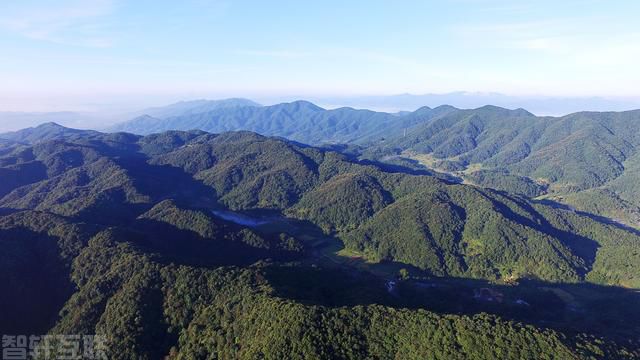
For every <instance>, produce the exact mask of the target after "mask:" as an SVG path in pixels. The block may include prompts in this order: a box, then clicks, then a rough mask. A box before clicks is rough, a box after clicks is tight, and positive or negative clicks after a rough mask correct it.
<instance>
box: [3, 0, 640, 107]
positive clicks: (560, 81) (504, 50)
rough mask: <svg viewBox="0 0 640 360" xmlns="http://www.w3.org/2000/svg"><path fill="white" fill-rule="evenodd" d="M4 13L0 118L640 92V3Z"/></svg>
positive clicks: (149, 7) (78, 5) (80, 7)
mask: <svg viewBox="0 0 640 360" xmlns="http://www.w3.org/2000/svg"><path fill="white" fill-rule="evenodd" d="M0 10H1V11H0V44H1V46H2V48H3V50H4V52H5V53H6V54H11V56H7V57H4V58H3V59H2V60H0V76H2V78H3V84H1V85H0V111H67V110H71V111H114V110H115V111H127V110H132V109H139V108H144V107H146V106H159V105H162V104H168V103H172V102H175V101H179V100H189V99H194V98H208V99H219V98H228V97H245V98H250V99H256V100H257V101H263V102H264V99H285V98H287V99H292V98H302V99H331V98H357V97H360V98H361V97H373V96H390V95H392V94H407V93H409V94H447V93H451V92H456V91H467V92H471V93H500V94H508V95H509V96H512V97H525V98H531V97H536V98H537V97H553V98H585V97H594V96H597V97H603V98H613V99H619V98H620V99H622V98H636V99H637V98H640V90H638V88H637V86H636V84H637V83H638V82H640V72H639V71H637V69H636V68H637V63H638V60H639V59H640V48H639V47H638V46H636V45H635V44H637V43H638V39H640V25H639V24H638V22H637V21H636V19H635V14H637V13H638V11H639V10H640V3H629V2H625V1H609V2H602V1H595V0H594V1H565V2H562V3H557V2H552V1H540V2H536V3H535V4H531V3H527V4H524V3H518V4H514V3H513V2H507V1H499V0H483V1H477V0H455V1H452V2H447V3H446V4H443V3H441V2H433V1H426V2H423V1H408V2H403V3H402V4H401V5H400V4H396V5H388V4H387V3H384V2H379V1H373V2H369V1H368V2H349V3H343V2H333V3H332V4H328V3H326V2H323V3H322V4H300V3H297V2H286V1H276V2H269V3H263V2H257V1H237V2H228V1H218V0H216V1H202V0H187V1H184V2H180V3H156V2H153V3H151V2H147V1H136V2H131V1H123V0H97V1H89V2H88V1H79V0H62V1H55V2H54V1H21V2H11V3H7V2H5V3H3V4H2V5H0ZM331 105H336V106H338V105H340V104H339V103H337V104H331ZM425 105H428V104H425ZM454 105H455V104H454ZM114 108H115V109H114Z"/></svg>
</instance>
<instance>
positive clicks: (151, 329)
mask: <svg viewBox="0 0 640 360" xmlns="http://www.w3.org/2000/svg"><path fill="white" fill-rule="evenodd" d="M56 131H57V132H58V133H61V134H62V135H60V138H59V139H58V138H56V139H49V138H48V137H47V136H44V137H43V138H42V139H28V140H25V141H24V143H22V144H19V143H13V144H12V145H9V146H8V147H7V148H5V149H3V151H2V152H1V153H0V170H2V171H8V172H11V171H15V172H19V173H20V174H21V175H20V176H19V177H15V178H13V179H20V181H13V182H7V183H5V184H3V186H5V188H4V189H5V190H4V191H5V194H4V195H0V196H1V198H0V208H2V211H1V212H0V242H2V244H3V245H4V247H5V248H6V249H7V251H5V253H4V254H2V255H0V269H1V270H2V271H1V272H0V273H1V274H0V286H2V287H3V289H16V290H15V292H13V293H12V296H9V297H3V298H2V300H1V301H3V303H2V305H4V306H3V307H2V311H1V314H0V316H1V317H2V320H3V321H2V322H0V323H1V324H3V326H6V329H4V330H6V332H9V333H11V332H17V331H18V330H20V331H25V332H33V333H37V332H42V331H46V329H50V328H51V327H52V326H53V328H52V330H51V331H52V333H57V334H73V333H82V334H91V333H99V334H105V335H107V336H108V337H109V340H110V349H111V351H112V356H113V358H123V359H128V358H136V359H139V358H143V359H144V358H148V359H156V358H160V357H162V356H164V355H169V357H170V358H256V357H262V358H283V357H288V358H327V357H333V358H367V357H368V358H424V357H429V356H430V357H433V358H470V357H471V358H495V357H502V358H545V357H547V358H576V357H577V358H589V357H590V356H593V357H595V358H603V357H616V356H617V357H624V356H626V357H629V358H632V357H633V356H634V355H636V354H634V353H631V352H632V351H634V349H635V345H629V347H628V348H629V349H627V348H625V347H626V345H624V346H623V345H622V344H621V343H611V342H608V340H607V341H605V340H597V339H593V338H591V337H589V336H587V337H584V338H583V337H581V336H578V337H576V336H574V334H573V333H572V332H570V331H568V332H566V333H565V332H563V330H562V329H557V330H548V329H545V326H543V325H541V324H533V325H523V324H521V323H519V322H514V321H510V320H507V319H503V318H500V317H494V316H488V315H477V316H471V315H460V314H457V315H453V314H436V313H434V312H429V311H428V310H420V309H416V308H419V307H421V306H418V305H419V304H418V305H416V304H405V303H397V301H396V300H394V299H393V298H394V297H393V296H392V295H390V294H387V292H386V290H385V287H384V284H381V283H380V279H378V278H375V279H371V278H366V277H360V278H358V279H357V281H355V282H349V281H350V280H349V279H347V278H349V277H350V276H351V275H350V273H336V274H333V275H331V276H325V275H323V276H320V275H317V273H314V271H308V269H307V270H304V269H305V268H304V266H303V265H302V264H298V263H294V265H292V266H294V267H293V270H292V271H285V272H282V271H280V272H279V271H277V270H273V267H274V266H275V265H273V262H282V261H291V260H307V261H308V259H309V258H313V256H318V255H317V254H315V253H316V252H317V251H318V249H312V248H310V246H311V244H307V243H305V241H304V240H302V239H298V238H296V236H292V235H291V234H289V233H287V232H283V231H281V230H272V229H270V230H268V231H267V230H257V229H251V228H248V227H246V226H243V225H238V224H234V223H232V222H229V221H226V220H224V219H222V218H220V217H218V216H216V215H214V214H213V213H212V212H211V210H213V209H221V208H222V209H224V208H227V209H233V210H236V211H242V210H265V209H268V210H275V211H278V212H281V213H283V214H286V215H287V216H290V217H296V218H298V219H300V220H304V221H306V222H308V223H309V224H310V225H309V226H315V227H319V228H322V229H323V230H324V231H325V232H326V233H327V234H329V235H333V236H334V237H336V238H338V239H339V240H342V241H343V242H344V244H345V245H346V246H347V247H348V248H349V249H351V250H359V251H362V252H363V253H364V254H365V255H366V256H367V257H369V258H370V259H372V260H388V261H396V262H402V263H405V264H408V265H413V266H414V267H415V268H416V269H422V270H424V272H423V274H425V275H439V276H460V277H468V278H480V279H504V278H506V279H513V278H538V279H541V280H545V281H548V282H551V283H553V282H574V283H579V282H583V281H590V282H594V283H600V284H613V285H624V286H628V287H638V286H640V278H639V277H638V276H639V275H638V274H640V271H639V269H640V256H637V255H638V254H640V253H639V252H638V249H639V247H640V237H639V236H638V235H637V234H635V233H634V232H631V231H627V230H625V229H622V228H620V227H617V226H615V225H614V224H607V223H604V222H602V221H599V220H597V219H593V218H591V217H588V216H584V215H580V214H575V213H573V212H572V211H569V210H563V209H559V208H555V207H553V206H549V205H545V204H542V203H535V202H532V201H530V200H527V199H526V198H523V197H519V196H511V195H508V194H504V193H500V192H496V191H493V190H488V189H481V188H477V187H473V186H468V185H461V184H453V183H450V182H446V181H443V180H441V179H439V178H437V177H434V176H425V175H415V174H409V173H405V172H394V171H385V170H383V169H382V168H380V167H378V166H376V165H374V164H363V163H358V162H354V161H351V160H349V157H348V156H346V155H342V154H339V153H335V152H330V151H324V150H321V149H317V148H312V147H306V146H303V145H299V144H295V143H291V142H287V141H284V140H281V139H275V138H267V137H263V136H260V135H257V134H254V133H249V132H236V133H225V134H220V135H212V134H208V133H204V132H198V131H194V132H184V133H183V132H167V133H163V134H155V135H150V136H147V137H138V136H133V135H129V134H100V133H93V132H90V133H88V134H86V136H84V135H83V134H78V133H76V132H75V131H74V132H73V134H74V135H73V136H71V135H70V136H66V135H65V130H64V129H57V130H56ZM17 165H19V166H20V167H16V166H17ZM32 168H33V169H38V170H37V171H35V173H34V174H31V172H30V170H29V169H32ZM292 233H294V232H293V231H292ZM314 254H315V255H314ZM256 263H257V264H256ZM408 265H407V266H408ZM414 267H411V269H414ZM25 270H27V271H25ZM371 276H372V275H371ZM327 279H331V281H327ZM338 279H339V280H338ZM320 283H323V284H325V285H322V286H320V287H316V286H315V285H317V284H320ZM358 283H362V284H364V285H357V284H358ZM287 289H289V290H287ZM292 289H293V291H292ZM3 293H5V291H3ZM42 293H46V294H49V295H50V296H47V297H42V296H39V294H42ZM24 299H30V300H29V301H24ZM320 300H321V301H320ZM376 304H377V305H376ZM409 305H411V306H409ZM405 307H408V308H414V309H412V310H410V309H403V308H405ZM34 309H39V310H38V311H37V312H36V311H35V310H34ZM60 309H62V310H61V311H60V315H59V317H56V314H57V313H58V311H59V310H60ZM25 319H28V320H25ZM20 321H22V322H20ZM4 324H7V325H4ZM581 331H584V330H581ZM283 355H286V356H283Z"/></svg>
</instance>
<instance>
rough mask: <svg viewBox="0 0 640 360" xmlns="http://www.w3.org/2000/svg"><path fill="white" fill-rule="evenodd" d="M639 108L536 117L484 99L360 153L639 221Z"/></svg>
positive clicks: (630, 222) (619, 217)
mask: <svg viewBox="0 0 640 360" xmlns="http://www.w3.org/2000/svg"><path fill="white" fill-rule="evenodd" d="M638 134H640V110H638V111H627V112H619V113H616V112H607V113H597V112H582V113H575V114H571V115H567V116H564V117H557V118H555V117H535V116H533V115H531V114H529V113H526V112H522V111H506V110H504V109H500V108H495V107H491V106H487V107H483V108H479V109H475V110H460V111H456V112H453V113H450V114H446V115H445V116H442V117H438V118H434V119H432V120H431V121H428V122H425V123H422V124H419V125H416V126H414V127H412V128H410V129H409V130H408V131H407V136H406V137H404V136H398V137H395V138H392V139H387V140H386V141H385V142H384V143H378V144H375V145H373V146H372V147H371V148H369V149H368V150H367V151H365V153H366V155H365V156H366V157H372V158H385V157H387V158H393V157H394V156H400V157H406V158H412V159H415V160H418V161H420V162H422V163H423V164H424V165H426V166H428V167H430V168H434V169H439V170H441V171H446V172H452V173H456V174H458V175H459V176H461V177H463V178H465V179H466V180H468V181H469V182H471V183H475V184H477V185H480V186H489V187H493V188H497V189H501V190H505V191H509V192H517V193H521V194H524V195H527V196H533V197H535V196H540V195H544V194H546V195H547V197H551V198H552V199H554V200H557V201H560V202H564V203H567V204H570V205H573V206H574V207H576V208H578V209H580V210H584V211H587V212H593V213H597V214H599V215H604V216H607V217H610V218H616V219H620V220H623V221H625V222H626V223H628V224H630V225H634V226H637V224H639V221H640V203H639V202H638V199H639V198H640V197H638V196H637V195H638V194H639V193H640V188H638V186H640V185H637V184H640V181H638V180H640V178H638V177H637V171H636V168H637V166H636V163H637V162H638V161H636V158H638V156H639V155H638V154H639V152H638V147H639V146H640V135H638Z"/></svg>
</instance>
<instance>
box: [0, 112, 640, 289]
mask: <svg viewBox="0 0 640 360" xmlns="http://www.w3.org/2000/svg"><path fill="white" fill-rule="evenodd" d="M517 115H518V116H521V117H525V118H528V117H530V115H528V114H526V113H517ZM476 121H479V120H476ZM102 136H103V137H104V138H103V139H100V138H99V137H98V135H95V134H94V133H90V135H88V138H87V139H83V140H82V141H73V142H64V141H60V140H54V141H41V142H37V143H36V144H35V145H33V146H31V147H26V148H25V147H24V146H20V147H16V149H15V151H14V152H9V153H8V154H6V155H4V156H2V157H0V160H2V161H4V162H5V163H7V164H16V163H21V164H31V165H32V166H36V165H37V166H40V167H44V169H45V172H46V173H47V179H45V180H42V181H38V182H35V183H33V184H28V185H24V186H18V187H17V188H15V189H13V190H12V191H10V192H9V193H8V194H7V195H6V196H4V197H3V198H2V199H0V206H3V207H6V208H14V209H37V210H42V211H49V212H53V213H56V214H59V215H63V216H69V217H74V218H78V219H82V220H84V221H89V222H94V223H101V224H112V225H114V224H115V225H117V224H122V223H123V222H124V223H131V222H132V221H135V222H136V226H140V227H142V226H145V227H154V228H161V227H162V226H163V224H164V226H167V225H169V226H173V227H176V228H178V229H182V227H183V226H185V224H188V225H189V226H192V227H195V228H196V230H195V233H196V235H197V236H200V237H203V238H207V237H216V236H217V235H216V236H214V235H215V232H214V231H213V230H212V229H207V228H203V227H202V226H210V225H211V224H210V223H206V221H205V222H204V223H202V222H201V221H200V220H198V219H209V218H210V215H206V214H203V213H202V212H189V211H186V210H185V211H183V212H179V211H174V210H175V206H169V207H168V209H169V210H167V209H166V208H165V206H167V203H165V204H160V205H158V206H156V208H154V209H151V208H152V207H154V206H155V205H156V204H158V203H160V202H161V201H163V200H165V199H167V198H172V199H176V200H177V201H178V203H182V204H187V205H188V206H197V207H202V208H205V209H206V208H209V209H211V208H215V207H218V206H220V205H223V206H226V207H228V208H231V209H234V210H247V209H275V210H279V211H282V212H284V213H285V214H287V215H288V216H292V217H297V218H299V219H303V220H308V221H310V222H311V223H313V224H314V225H316V226H319V227H321V228H322V229H324V230H325V231H326V232H327V233H335V234H336V235H337V236H338V237H339V238H341V239H342V240H343V241H344V243H345V245H346V246H347V247H348V248H351V249H353V250H358V251H361V252H363V253H365V254H366V256H367V257H368V258H370V259H372V260H389V261H400V262H405V263H407V264H411V265H414V266H417V267H419V268H421V269H423V270H427V271H429V272H431V273H432V274H437V275H443V276H444V275H456V276H472V277H478V278H488V279H500V278H514V277H515V278H519V277H537V278H540V279H544V280H553V281H570V282H575V281H582V280H585V279H587V278H589V279H597V281H598V282H600V283H608V284H621V283H622V282H623V283H624V284H625V285H628V286H637V284H638V281H640V278H639V275H638V274H640V271H638V269H640V261H638V259H636V258H635V257H629V256H626V255H625V254H624V252H620V251H615V250H614V249H620V248H621V245H620V244H614V243H613V242H611V241H608V240H607V235H606V234H613V233H614V230H615V231H617V230H616V229H615V227H614V226H610V225H608V224H606V223H603V222H601V221H599V220H597V219H594V218H590V217H588V216H578V217H577V218H578V219H580V221H581V223H582V224H581V225H580V228H579V229H576V228H573V227H569V228H566V227H564V228H563V227H562V226H561V224H560V223H558V222H556V221H554V220H553V219H555V218H559V217H560V218H562V217H567V216H569V215H565V214H564V213H571V211H570V210H563V209H559V208H554V207H553V206H544V205H535V206H534V204H533V203H531V202H530V201H528V200H526V199H524V198H520V197H513V196H509V195H506V194H501V193H499V192H495V191H491V190H482V189H480V188H477V187H472V186H467V185H456V184H451V183H447V182H444V181H441V180H439V179H438V178H436V177H433V176H420V175H410V174H406V173H398V172H388V171H384V170H382V169H381V168H379V167H377V166H374V165H363V164H359V163H356V162H353V161H350V160H349V159H348V157H347V156H345V155H341V154H338V153H334V152H327V151H322V150H319V149H316V148H311V147H305V146H300V145H296V144H293V143H290V142H286V141H282V140H279V139H274V138H267V137H263V136H260V135H257V134H254V133H249V132H236V133H225V134H220V135H212V134H207V133H203V132H188V133H179V132H168V133H164V134H156V135H151V136H149V137H143V138H140V137H136V136H130V135H127V134H103V135H102ZM25 154H26V155H25ZM9 166H12V165H9ZM149 210H151V211H150V212H148V213H147V214H146V215H142V214H143V213H144V212H146V211H149ZM576 216H577V215H576ZM164 218H170V219H171V220H169V221H165V220H164ZM207 221H210V220H207ZM203 224H208V225H203ZM211 226H212V225H211ZM584 229H592V230H591V231H589V232H586V233H580V231H581V230H584ZM621 231H622V230H621ZM223 232H225V233H227V232H228V231H227V230H224V231H223ZM212 234H213V235H212ZM622 234H624V236H618V239H625V240H624V243H625V244H626V245H625V247H626V249H627V250H631V251H635V249H637V248H638V247H639V246H640V241H639V240H638V239H640V237H638V235H636V234H634V233H631V232H625V231H622ZM246 236H249V235H246ZM246 236H245V238H246ZM249 237H251V236H249ZM285 238H286V236H284V237H283V238H282V239H285ZM247 239H248V238H247ZM247 241H248V242H249V245H250V247H254V248H263V249H281V250H284V248H286V247H291V248H292V249H299V245H296V244H295V243H292V242H291V241H289V240H281V239H271V240H269V239H262V240H260V239H258V238H255V239H253V240H247ZM279 241H284V242H285V243H287V244H288V245H284V243H283V244H280V245H278V244H279ZM231 242H233V241H231ZM161 244H162V242H161V241H158V242H157V244H156V245H158V246H160V245H161ZM283 247H284V248H283ZM610 247H612V248H610ZM284 251H286V250H284ZM604 254H607V255H606V259H605V258H603V256H604ZM605 264H619V265H620V266H621V267H620V269H617V270H615V271H614V270H613V269H609V270H606V271H605V270H603V269H601V268H600V267H601V266H605V267H607V268H608V267H609V266H610V265H605ZM592 272H593V273H596V272H597V273H598V274H599V275H598V276H593V277H590V276H589V274H590V273H592Z"/></svg>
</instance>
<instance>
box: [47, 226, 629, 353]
mask: <svg viewBox="0 0 640 360" xmlns="http://www.w3.org/2000/svg"><path fill="white" fill-rule="evenodd" d="M116 239H120V240H116ZM121 240H122V234H116V233H113V232H106V233H101V234H98V235H97V236H96V237H94V238H93V239H92V240H91V241H90V243H89V246H88V247H87V248H86V249H84V250H83V252H82V253H81V255H80V256H79V257H78V258H77V259H76V261H75V262H74V269H73V278H74V281H76V282H77V284H78V285H79V288H80V290H79V291H78V292H77V293H75V294H74V295H73V296H72V297H71V299H70V300H69V301H68V302H67V304H66V305H65V308H64V310H63V312H62V318H61V320H60V321H59V323H58V324H57V326H56V327H55V328H54V329H53V333H75V332H97V333H99V334H105V335H107V336H108V339H109V347H110V351H111V356H112V357H113V358H118V359H120V358H122V359H127V358H136V359H156V358H159V357H162V356H163V355H168V356H169V358H170V359H200V358H203V359H204V358H221V359H237V358H241V359H244V358H246V359H252V358H256V357H258V358H265V359H282V358H290V359H298V358H299V359H308V358H317V359H325V358H338V359H360V358H380V359H391V358H398V357H400V358H408V359H412V358H416V359H417V358H424V357H430V358H438V359H440V358H441V359H451V358H460V359H463V358H478V359H480V358H486V359H491V358H496V357H498V358H513V359H540V358H549V359H551V358H554V359H557V358H560V359H564V358H566V359H572V358H589V357H591V356H594V357H596V358H597V357H602V356H617V357H621V358H623V357H628V358H632V357H633V356H634V355H633V350H632V349H625V348H623V347H619V346H617V345H615V344H613V343H610V342H603V341H601V340H598V341H594V339H591V338H586V339H582V338H580V337H575V338H571V339H569V338H567V337H566V336H565V335H563V334H561V333H558V332H555V331H552V330H545V329H538V328H535V327H533V326H525V325H522V324H520V323H515V322H509V321H505V320H501V319H499V318H496V317H494V316H489V315H483V314H481V315H477V316H473V317H469V316H458V315H438V314H435V313H432V312H429V311H425V310H406V309H394V308H391V307H388V306H381V305H352V306H336V307H328V306H323V305H310V304H304V303H303V302H298V301H295V300H290V299H287V298H282V297H280V296H278V294H277V292H275V289H274V288H273V284H272V283H271V280H270V276H269V274H268V273H269V271H270V270H269V269H270V267H266V268H265V267H262V266H258V267H250V268H244V269H241V268H237V267H221V268H216V269H205V268H193V267H190V266H183V265H177V264H168V265H165V264H163V261H162V260H161V259H162V255H159V257H157V255H156V256H155V257H154V256H148V255H145V254H144V253H142V252H140V251H138V250H136V249H135V248H133V247H131V246H130V245H129V244H128V243H126V242H124V243H123V242H121ZM306 274H307V273H305V272H302V273H298V272H296V279H297V280H298V281H301V282H302V281H305V280H306V281H311V280H313V278H305V276H306Z"/></svg>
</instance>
